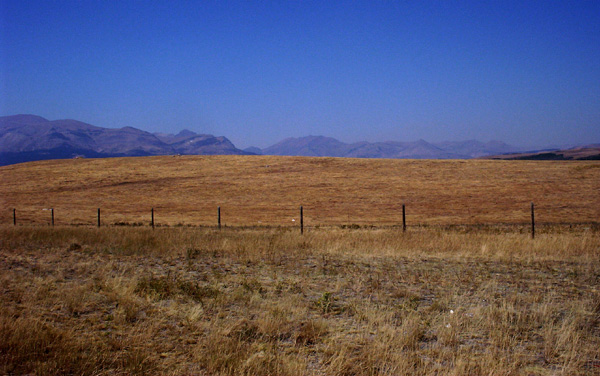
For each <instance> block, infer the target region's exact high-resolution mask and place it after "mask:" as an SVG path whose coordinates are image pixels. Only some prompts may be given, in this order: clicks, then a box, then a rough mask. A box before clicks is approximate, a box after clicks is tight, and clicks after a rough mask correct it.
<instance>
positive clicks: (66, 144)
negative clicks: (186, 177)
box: [0, 115, 249, 165]
mask: <svg viewBox="0 0 600 376" xmlns="http://www.w3.org/2000/svg"><path fill="white" fill-rule="evenodd" d="M169 154H204V155H210V154H239V155H241V154H249V153H247V152H245V151H243V150H240V149H237V148H236V147H235V146H234V145H233V144H232V143H231V142H230V141H229V140H228V139H227V138H225V137H215V136H212V135H207V134H196V133H194V132H192V131H188V130H184V131H181V132H180V133H178V134H176V135H170V134H162V133H156V134H153V133H149V132H146V131H143V130H140V129H136V128H132V127H124V128H118V129H111V128H102V127H97V126H94V125H90V124H86V123H83V122H80V121H76V120H54V121H50V120H47V119H44V118H43V117H40V116H35V115H15V116H4V117H0V165H7V164H13V163H20V162H28V161H35V160H43V159H62V158H75V157H88V158H102V157H122V156H148V155H169Z"/></svg>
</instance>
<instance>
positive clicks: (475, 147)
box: [246, 136, 521, 159]
mask: <svg viewBox="0 0 600 376" xmlns="http://www.w3.org/2000/svg"><path fill="white" fill-rule="evenodd" d="M249 149H250V148H249ZM249 149H246V150H249ZM251 150H253V151H254V152H256V151H257V150H260V149H257V148H252V149H251ZM518 151H521V149H520V148H518V147H515V146H512V145H508V144H506V143H504V142H501V141H490V142H481V141H477V140H468V141H456V142H455V141H448V142H440V143H429V142H427V141H425V140H418V141H414V142H398V141H386V142H366V141H363V142H356V143H352V144H346V143H344V142H341V141H338V140H336V139H335V138H331V137H324V136H307V137H300V138H287V139H285V140H283V141H281V142H278V143H277V144H275V145H272V146H269V147H267V148H265V149H262V150H261V154H264V155H293V156H311V157H348V158H414V159H468V158H477V157H482V156H486V155H492V154H503V153H511V152H518ZM257 154H258V153H257Z"/></svg>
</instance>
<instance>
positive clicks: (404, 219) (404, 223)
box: [402, 204, 406, 232]
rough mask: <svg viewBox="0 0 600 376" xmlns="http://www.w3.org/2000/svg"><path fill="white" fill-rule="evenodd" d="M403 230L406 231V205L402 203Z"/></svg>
mask: <svg viewBox="0 0 600 376" xmlns="http://www.w3.org/2000/svg"><path fill="white" fill-rule="evenodd" d="M402 231H403V232H406V206H405V205H404V204H402Z"/></svg>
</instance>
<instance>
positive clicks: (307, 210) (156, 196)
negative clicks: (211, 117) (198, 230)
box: [0, 156, 600, 226]
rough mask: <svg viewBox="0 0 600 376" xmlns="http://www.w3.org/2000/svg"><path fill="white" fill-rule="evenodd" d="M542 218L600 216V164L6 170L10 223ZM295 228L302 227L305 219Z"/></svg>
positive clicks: (171, 164)
mask: <svg viewBox="0 0 600 376" xmlns="http://www.w3.org/2000/svg"><path fill="white" fill-rule="evenodd" d="M531 202H534V203H535V205H536V208H537V212H536V217H537V220H538V221H539V222H542V223H588V222H597V221H598V218H600V162H597V161H589V162H583V161H578V162H557V161H550V162H547V161H544V162H542V161H486V160H466V161H465V160H460V161H458V160H452V161H442V160H427V161H425V160H377V159H375V160H374V159H342V158H305V157H269V156H250V157H249V156H176V157H172V156H167V157H145V158H111V159H90V160H86V159H79V160H57V161H44V162H35V163H27V164H20V165H12V166H5V167H1V168H0V207H1V213H0V222H1V223H12V215H13V213H12V209H13V208H16V209H17V222H18V223H20V224H30V223H37V224H42V223H44V224H46V223H48V222H49V219H50V213H49V212H48V211H43V210H42V209H48V208H54V209H55V219H56V224H95V223H96V214H97V208H101V211H102V212H101V217H102V222H103V224H114V223H144V224H148V223H149V221H150V209H151V208H154V209H155V220H156V223H157V224H159V225H161V224H162V225H176V224H191V225H215V224H216V221H217V218H216V217H217V207H218V206H220V207H221V211H222V221H223V224H224V225H234V226H240V225H243V226H256V225H284V226H288V225H292V224H293V223H294V222H292V219H295V220H296V221H297V220H298V214H299V207H300V206H301V205H302V206H303V207H304V214H305V222H306V225H308V226H320V225H342V224H359V225H379V226H382V225H396V224H399V223H401V220H402V214H401V212H402V204H406V210H407V214H406V216H407V222H408V225H415V224H444V225H450V224H453V225H454V224H490V223H513V224H514V223H527V222H528V221H529V218H530V212H529V207H530V203H531ZM296 223H297V222H296Z"/></svg>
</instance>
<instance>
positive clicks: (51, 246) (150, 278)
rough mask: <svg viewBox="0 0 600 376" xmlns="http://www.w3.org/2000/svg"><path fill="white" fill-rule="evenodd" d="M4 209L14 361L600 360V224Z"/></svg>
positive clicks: (354, 363)
mask: <svg viewBox="0 0 600 376" xmlns="http://www.w3.org/2000/svg"><path fill="white" fill-rule="evenodd" d="M459 230H461V229H458V230H446V231H440V230H433V229H409V231H408V232H407V233H404V234H403V233H402V232H399V231H397V230H393V229H383V230H382V229H378V230H372V229H370V230H366V229H360V230H349V229H345V230H342V229H335V228H329V229H321V230H315V229H311V230H310V231H308V232H307V233H305V234H304V236H302V235H300V234H299V233H298V231H291V230H290V229H259V230H240V229H238V230H232V229H228V230H224V231H220V232H219V231H216V230H213V229H192V228H158V229H156V230H154V231H152V230H151V229H148V228H119V227H105V228H101V229H96V228H85V227H79V228H73V227H56V228H54V229H52V228H48V227H16V228H15V227H12V226H4V227H0V269H1V271H0V288H1V293H0V304H1V306H2V310H1V311H0V374H30V373H33V374H38V375H49V374H56V375H59V374H60V375H62V374H80V375H103V374H122V375H125V374H132V375H141V374H161V375H166V374H171V375H179V374H196V375H240V374H245V375H269V374H270V375H321V374H325V375H401V374H411V375H446V374H448V375H481V374H489V375H590V374H600V353H599V351H598V349H599V348H600V234H599V233H598V231H597V230H594V229H590V228H585V227H577V228H572V229H570V230H569V229H567V228H565V227H554V228H548V229H546V231H545V233H542V234H540V235H539V236H538V237H537V238H536V239H535V240H531V239H530V238H529V237H528V236H527V235H526V234H520V233H519V232H518V231H512V232H508V233H504V232H500V231H497V229H484V230H485V231H479V232H462V231H459Z"/></svg>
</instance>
